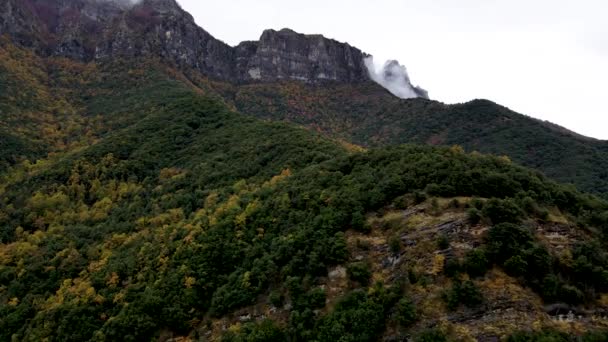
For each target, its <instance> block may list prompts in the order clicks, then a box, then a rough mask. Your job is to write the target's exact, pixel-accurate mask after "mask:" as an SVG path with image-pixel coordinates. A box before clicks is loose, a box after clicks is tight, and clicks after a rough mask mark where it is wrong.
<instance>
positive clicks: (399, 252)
mask: <svg viewBox="0 0 608 342" xmlns="http://www.w3.org/2000/svg"><path fill="white" fill-rule="evenodd" d="M0 6H5V7H3V8H2V7H0V8H2V12H0V13H1V15H0V17H1V18H2V21H1V22H0V27H2V28H3V30H4V31H3V32H5V33H7V32H8V34H7V35H6V36H4V37H2V38H1V39H0V145H1V148H0V340H2V341H5V340H6V341H10V340H16V341H117V340H119V341H147V340H158V341H331V340H342V341H378V340H383V341H399V340H415V341H447V340H455V341H458V340H480V341H496V340H499V339H508V340H510V341H542V340H551V341H580V340H582V341H603V340H606V338H607V336H608V334H607V333H606V331H605V327H606V324H607V321H606V319H605V316H606V312H607V310H608V301H607V298H608V276H607V275H608V253H607V252H606V251H607V248H606V247H607V246H608V245H607V244H608V236H607V232H608V202H607V201H605V200H603V199H600V198H598V197H595V196H593V195H589V194H585V193H582V192H580V191H579V190H577V189H576V188H574V187H572V186H569V185H562V184H559V183H556V182H555V181H554V180H552V179H551V178H549V177H547V176H545V175H544V174H543V173H541V172H539V171H536V170H532V169H528V168H524V167H522V166H519V165H517V163H515V162H513V161H512V160H511V159H509V158H507V157H504V156H502V157H497V156H490V155H482V154H480V153H467V152H466V151H465V150H464V149H463V148H462V147H460V146H451V147H438V146H428V145H429V144H426V145H399V146H392V143H391V142H390V141H388V139H389V138H390V139H397V138H396V137H398V136H399V135H405V134H406V133H407V134H409V135H413V136H415V134H416V133H417V132H419V133H420V139H421V140H420V141H419V142H428V141H426V140H424V139H425V137H426V136H427V135H428V134H429V132H431V131H433V130H435V129H436V127H437V126H435V125H438V127H443V126H442V125H447V123H446V122H447V121H442V120H445V119H443V116H444V115H447V114H446V113H448V114H449V113H452V115H460V116H466V118H467V120H471V121H483V120H485V121H486V122H488V123H493V124H491V125H488V126H489V128H488V130H487V131H485V132H486V134H490V135H495V136H497V137H499V138H500V139H505V137H503V136H500V135H499V133H500V132H501V131H502V130H500V129H497V127H502V126H500V124H499V123H502V122H504V123H505V125H506V126H505V127H506V128H504V130H505V131H508V129H509V128H510V127H513V126H509V125H511V124H509V122H515V123H517V124H518V125H520V126H517V127H522V129H523V128H525V127H532V128H528V129H529V131H528V132H530V133H531V134H533V135H538V134H541V133H542V132H549V133H546V134H549V135H548V136H549V137H553V136H554V135H551V134H557V133H560V134H563V135H564V138H563V140H559V143H560V144H561V143H564V144H565V142H571V141H579V142H580V144H581V146H587V145H585V144H591V143H594V144H595V143H597V144H598V145H597V146H598V147H597V148H598V150H599V151H601V148H602V147H601V142H595V141H592V140H589V139H586V138H582V137H580V136H576V135H574V134H572V133H570V132H567V131H564V130H563V129H560V128H558V127H554V126H551V125H548V124H545V123H540V122H538V121H534V120H532V119H529V118H525V117H523V116H520V115H519V114H516V113H512V112H510V111H508V110H507V109H506V108H503V107H499V106H497V105H495V104H493V103H490V102H488V101H480V100H478V101H474V102H472V103H470V104H463V105H458V106H448V105H444V104H441V103H438V102H435V101H430V100H426V99H410V100H400V99H397V98H395V97H393V96H392V95H390V94H389V93H388V92H387V91H386V90H385V89H383V88H382V87H380V86H379V85H377V84H376V83H373V82H371V81H370V80H360V81H357V80H356V79H349V78H350V77H355V76H353V75H356V72H355V70H356V68H355V69H348V70H349V71H348V72H345V73H342V72H341V71H340V70H346V69H340V67H339V66H338V65H336V66H331V68H335V75H339V76H338V77H339V78H342V77H344V79H341V80H333V81H328V80H324V79H317V78H315V77H316V76H314V75H317V74H315V73H312V74H306V75H309V76H306V77H309V79H308V80H305V79H302V78H301V77H303V76H302V75H304V74H301V73H299V72H300V71H298V70H305V69H307V68H312V69H311V70H314V69H315V68H317V65H318V64H315V63H316V62H315V63H312V62H311V60H306V59H302V56H303V54H304V53H308V52H304V51H310V50H308V49H312V47H311V46H312V45H314V44H317V43H318V42H319V41H323V38H320V37H318V36H303V35H299V34H296V33H293V32H291V31H287V30H284V31H279V32H274V31H267V32H266V33H264V35H269V37H270V38H268V37H266V38H264V37H263V39H261V41H260V42H259V43H244V44H241V45H240V48H241V49H242V48H243V47H244V46H247V45H250V46H251V49H250V50H249V54H248V56H250V57H247V59H246V60H244V61H241V62H239V63H241V64H238V65H241V66H243V67H242V70H250V69H251V68H257V67H259V68H260V70H261V71H260V75H265V74H266V75H270V76H268V77H269V78H268V79H260V80H256V81H253V80H236V79H231V78H230V77H227V76H224V75H226V74H223V73H222V71H219V70H228V71H229V72H228V74H230V73H232V72H233V71H232V70H236V69H233V66H232V65H237V64H230V66H229V67H227V68H226V69H222V68H221V67H220V66H221V65H224V64H221V63H228V62H229V63H232V62H231V59H226V60H222V59H221V58H219V59H217V61H214V62H213V63H211V62H209V63H207V62H205V63H203V62H200V61H202V60H204V59H205V58H208V59H209V60H213V59H214V58H215V57H213V56H214V54H213V53H211V54H209V55H207V54H206V52H205V51H212V50H204V49H203V48H201V50H196V49H198V48H199V47H200V46H199V45H196V46H199V47H197V48H193V49H192V50H190V49H188V48H186V47H184V46H183V45H180V48H179V50H176V51H185V52H187V51H198V52H196V53H200V55H196V56H199V57H196V58H197V61H199V62H200V63H199V64H197V65H188V64H187V63H186V64H180V63H178V62H177V60H175V59H174V57H175V56H179V55H180V52H176V53H175V54H173V53H171V51H170V50H166V49H165V47H164V46H165V45H164V44H165V43H164V42H161V41H160V40H159V39H161V37H162V34H160V33H162V32H166V31H163V30H164V29H165V28H167V27H169V26H170V25H171V24H170V23H169V22H170V21H171V20H173V19H172V18H189V16H188V15H187V14H186V13H185V12H183V11H182V10H181V9H180V8H179V7H178V6H177V5H176V3H175V2H174V1H168V0H165V1H160V0H156V1H143V2H141V3H139V4H138V5H134V6H133V5H129V6H127V4H126V3H122V2H116V1H92V0H87V1H77V0H72V1H67V0H63V1H61V0H53V1H51V0H44V1H42V0H41V1H34V0H31V1H13V0H9V1H7V2H3V3H2V5H0ZM147 9H152V13H153V15H152V17H154V18H158V21H155V20H153V19H150V18H148V19H149V20H145V21H141V22H140V24H141V25H142V26H141V27H138V26H137V25H139V24H137V22H132V20H133V17H132V15H134V13H137V11H142V10H147ZM99 11H107V12H99ZM144 12H145V11H144ZM24 13H26V14H24ZM95 13H97V15H99V13H107V14H108V15H104V17H103V19H99V20H93V19H94V18H96V14H95ZM53 18H54V19H53ZM92 18H93V19H92ZM90 20H93V24H91V23H90ZM53 22H55V23H56V24H55V25H51V24H50V23H53ZM6 23H9V24H6ZM121 23H122V24H121ZM97 25H99V26H97ZM124 25H127V26H126V27H125V26H124ZM178 27H181V26H180V25H178ZM85 28H86V29H85ZM98 28H99V30H101V31H95V30H97V29H98ZM89 29H92V30H93V31H87V30H89ZM198 30H200V31H198ZM67 32H71V33H67ZM83 32H84V33H83ZM87 32H103V33H104V34H98V35H97V34H96V35H91V36H87V35H86V34H85V33H87ZM117 32H121V33H120V34H118V33H117ZM176 32H186V31H185V30H184V31H176ZM196 32H199V33H197V34H201V37H202V35H203V33H201V32H204V31H202V29H197V31H196ZM115 33H116V34H117V36H116V37H123V38H124V39H125V40H124V42H132V43H129V44H126V45H124V44H122V43H120V44H119V43H115V42H114V41H113V40H111V39H109V38H108V39H109V40H106V38H104V37H113V36H112V35H113V34H115ZM83 34H84V36H82V35H83ZM106 34H107V35H106ZM191 34H195V33H191ZM68 35H71V37H85V36H86V37H89V38H90V40H86V39H84V38H83V40H78V39H80V38H78V39H76V40H73V41H76V42H77V43H74V44H71V45H70V44H68V45H65V46H67V47H69V48H67V47H66V48H58V46H62V44H63V43H59V42H61V41H63V42H65V41H66V39H65V37H67V36H68ZM186 36H187V35H186ZM273 36H280V37H281V38H276V39H275V38H272V37H273ZM165 37H166V35H165ZM117 39H118V38H117ZM180 39H182V38H180ZM266 39H268V42H263V41H264V40H266ZM184 41H187V40H182V42H184ZM193 42H194V43H196V44H198V43H200V41H196V40H193ZM208 42H210V43H209V44H210V45H209V44H207V45H205V46H212V45H213V46H217V47H220V46H225V45H223V44H222V43H220V42H217V41H214V42H213V43H211V40H209V41H208ZM106 43H110V44H111V45H112V48H111V50H112V51H115V52H113V53H112V54H110V55H106V54H104V55H103V57H99V58H97V57H95V53H93V54H91V55H87V54H86V53H85V54H82V55H81V54H79V53H73V52H70V53H64V52H66V51H80V50H78V49H76V50H71V49H72V47H74V46H79V45H80V46H82V47H83V51H85V52H86V51H93V52H94V51H96V50H97V48H98V47H100V46H107V44H106ZM89 44H90V45H89ZM131 44H134V45H131ZM214 44H219V45H214ZM258 44H259V45H258ZM324 44H325V43H324ZM327 44H330V43H327ZM331 44H333V43H331ZM336 44H338V43H336ZM273 45H276V46H277V48H276V49H277V50H276V51H275V52H273V51H271V50H269V49H270V46H273ZM128 46H132V48H128ZM264 46H265V47H264ZM328 46H329V45H325V47H328ZM182 48H183V49H182ZM346 48H347V47H346V45H343V46H342V47H341V48H340V49H346ZM221 49H223V48H221ZM236 49H239V48H238V47H237V48H229V47H228V50H226V51H235V50H236ZM291 49H294V50H297V53H296V52H293V53H292V54H291V56H290V57H289V58H291V60H301V61H302V62H301V63H295V64H294V65H296V66H297V68H296V67H294V68H291V67H290V66H289V64H290V63H291V62H286V61H285V60H283V59H282V58H278V57H277V65H276V68H272V67H271V66H270V64H272V63H270V64H268V63H267V62H268V61H269V60H270V61H272V60H273V59H272V58H271V56H273V54H277V56H278V55H280V54H283V53H286V54H289V52H290V51H291ZM332 49H333V48H329V49H328V50H326V51H334V50H332ZM336 49H338V48H336ZM254 50H255V51H254ZM213 51H216V50H213ZM222 51H223V50H222ZM341 51H344V50H341ZM203 54H205V55H204V56H205V57H204V58H203V57H201V56H203ZM332 54H333V52H332ZM186 55H187V54H186ZM215 56H219V55H215ZM256 56H257V57H256ZM335 56H340V54H339V53H338V54H336V55H335ZM340 60H342V57H340V58H337V59H333V62H331V61H330V62H328V63H329V64H323V65H326V66H327V67H328V68H329V65H331V63H342V62H339V61H340ZM235 61H236V60H235ZM217 63H220V64H217ZM283 63H287V64H283ZM212 64H213V65H216V66H217V67H215V68H212V67H210V65H212ZM226 65H228V64H226ZM344 65H348V63H346V64H344ZM203 67H204V68H206V69H201V68H203ZM302 68H303V69H302ZM237 69H238V68H237ZM247 73H248V71H247ZM253 74H254V75H257V72H254V73H253ZM311 75H312V76H311ZM279 76H282V77H284V78H292V77H293V79H291V80H286V79H280V77H279ZM235 77H236V76H235ZM298 77H299V78H298ZM355 78H356V77H355ZM277 80H278V81H277ZM341 107H343V108H341ZM402 107H403V108H406V109H399V108H402ZM425 108H426V110H425ZM496 108H498V109H500V112H494V111H493V110H494V109H496ZM457 109H458V110H461V112H458V111H457ZM399 110H402V111H399ZM450 111H451V112H450ZM366 113H369V114H370V115H369V116H366V115H365V114H366ZM393 113H397V114H399V113H401V114H402V116H403V117H402V118H401V119H399V116H397V115H396V114H393ZM408 113H409V114H408ZM414 113H420V114H418V115H419V116H418V117H413V118H412V119H411V121H409V122H410V123H411V124H412V125H414V124H415V123H416V122H418V121H420V120H423V118H424V117H427V116H429V117H433V115H435V116H436V119H434V120H429V121H426V124H425V125H426V126H428V127H430V128H428V129H426V130H423V129H422V128H417V127H426V126H417V127H416V126H413V127H411V131H407V130H406V128H408V126H407V125H406V124H405V123H406V122H407V121H404V120H405V119H407V115H405V114H408V115H412V116H414ZM497 113H499V114H500V115H499V114H497ZM391 115H395V116H391ZM496 116H498V118H499V119H495V117H496ZM414 119H415V120H414ZM389 120H395V121H394V122H395V124H394V125H392V126H390V125H388V122H389ZM400 120H401V121H400ZM492 120H498V121H497V122H498V123H494V121H492ZM277 121H289V122H277ZM464 121H466V120H464ZM294 122H295V123H294ZM374 122H376V124H374ZM358 125H360V126H358ZM452 125H453V126H449V127H455V128H454V130H453V132H457V133H458V134H462V135H464V134H465V132H468V130H469V129H470V128H469V127H468V126H465V125H456V124H455V123H453V124H452ZM302 126H309V127H310V128H313V129H309V128H306V127H302ZM359 127H361V128H359ZM449 127H448V128H449ZM473 127H480V126H473ZM389 128H390V129H389ZM391 129H394V131H391ZM408 129H409V128H408ZM545 129H547V131H545ZM314 130H318V131H320V133H319V132H314ZM378 132H380V133H378ZM387 132H390V134H388V133H387ZM513 132H515V133H513V134H516V133H517V130H513ZM539 132H540V133H539ZM471 134H472V133H471ZM475 134H478V133H475ZM517 134H519V133H517ZM477 136H478V137H483V136H484V135H483V134H478V135H477ZM510 137H511V139H512V140H516V138H517V135H515V136H510ZM448 138H449V139H452V138H454V139H456V138H458V135H454V136H450V135H448V134H447V133H446V134H445V135H443V136H439V137H438V138H436V139H435V140H434V141H431V143H443V144H449V145H451V144H452V142H451V140H448ZM357 139H361V140H359V141H364V140H365V141H366V142H367V143H366V145H367V146H369V147H362V146H359V145H356V144H353V143H352V142H351V141H356V140H357ZM383 139H387V140H383ZM442 139H443V140H442ZM478 139H481V138H478ZM500 139H498V138H497V141H498V140H500ZM423 140H424V141H423ZM385 145H391V146H385ZM497 146H499V144H498V143H497ZM589 146H591V145H589ZM593 146H595V145H593ZM575 147H576V148H580V147H579V145H575ZM575 151H577V150H575Z"/></svg>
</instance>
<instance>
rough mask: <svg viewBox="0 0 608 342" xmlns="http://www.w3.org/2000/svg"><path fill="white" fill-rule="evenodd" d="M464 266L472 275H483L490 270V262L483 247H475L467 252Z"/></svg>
mask: <svg viewBox="0 0 608 342" xmlns="http://www.w3.org/2000/svg"><path fill="white" fill-rule="evenodd" d="M462 266H463V268H464V270H465V272H467V273H468V274H469V275H470V276H471V277H481V276H483V275H484V274H486V272H487V271H488V268H489V267H490V263H489V262H488V258H487V257H486V253H485V251H484V250H483V249H474V250H472V251H469V252H468V253H467V255H466V256H465V259H464V263H463V265H462Z"/></svg>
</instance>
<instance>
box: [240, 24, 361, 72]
mask: <svg viewBox="0 0 608 342" xmlns="http://www.w3.org/2000/svg"><path fill="white" fill-rule="evenodd" d="M236 53H237V71H238V77H239V79H242V80H246V81H257V80H262V81H277V80H282V79H295V80H301V81H304V82H317V81H325V80H331V81H341V82H361V81H365V80H368V79H369V78H368V76H367V69H366V68H365V64H364V63H363V59H364V58H365V57H366V55H365V54H364V53H363V52H361V50H359V49H357V48H354V47H352V46H350V45H348V44H346V43H340V42H337V41H335V40H332V39H327V38H325V37H323V36H321V35H304V34H300V33H296V32H294V31H292V30H289V29H283V30H280V31H275V30H266V31H264V33H263V34H262V37H261V38H260V40H259V41H258V42H245V43H241V44H240V45H239V46H237V47H236Z"/></svg>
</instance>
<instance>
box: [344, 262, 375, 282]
mask: <svg viewBox="0 0 608 342" xmlns="http://www.w3.org/2000/svg"><path fill="white" fill-rule="evenodd" d="M346 270H347V273H348V277H349V278H350V280H352V281H356V282H358V283H359V284H361V285H363V286H366V285H368V284H369V280H370V278H371V276H372V272H371V270H370V266H369V264H368V263H367V262H353V263H351V264H349V265H348V267H347V269H346Z"/></svg>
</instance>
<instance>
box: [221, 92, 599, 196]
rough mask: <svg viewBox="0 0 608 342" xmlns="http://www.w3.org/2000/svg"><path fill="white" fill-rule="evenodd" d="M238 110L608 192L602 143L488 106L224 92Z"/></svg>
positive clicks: (363, 95)
mask: <svg viewBox="0 0 608 342" xmlns="http://www.w3.org/2000/svg"><path fill="white" fill-rule="evenodd" d="M225 97H226V98H228V99H229V100H230V101H231V103H234V105H235V106H236V107H237V108H238V109H239V110H240V111H242V112H244V113H248V114H251V115H255V116H257V117H260V118H264V119H271V120H281V121H289V122H294V123H297V124H300V125H304V126H307V127H310V128H312V129H314V130H318V131H320V132H324V133H326V134H328V135H330V136H334V137H340V138H341V139H345V140H347V141H351V142H353V143H356V144H359V145H362V146H368V147H371V146H376V147H377V146H386V145H395V144H402V143H417V144H431V145H460V146H462V147H464V148H465V150H467V151H479V152H483V153H491V154H495V155H506V156H508V157H509V158H511V159H512V160H513V161H515V162H517V163H520V164H522V165H526V166H528V167H531V168H535V169H537V170H540V171H542V172H543V173H545V174H546V175H547V176H549V177H551V178H553V179H556V180H558V181H560V182H564V183H572V184H574V185H576V186H577V187H578V188H579V189H581V190H583V191H586V192H591V193H595V194H598V195H600V196H604V197H606V194H608V172H607V171H606V170H608V154H607V153H608V142H606V141H600V140H596V139H592V138H587V137H584V136H581V135H579V134H576V133H574V132H572V131H569V130H567V129H564V128H562V127H559V126H557V125H554V124H551V123H548V122H542V121H539V120H537V119H534V118H531V117H528V116H525V115H521V114H518V113H516V112H514V111H512V110H509V109H508V108H506V107H503V106H501V105H498V104H496V103H493V102H491V101H487V100H473V101H470V102H468V103H462V104H455V105H446V104H443V103H440V102H437V101H430V100H426V99H422V98H415V99H406V100H402V99H399V98H396V97H394V96H392V95H391V94H389V93H388V92H386V91H385V90H384V89H382V88H380V87H378V86H377V85H375V84H333V85H325V86H322V87H319V86H314V85H306V84H302V83H296V82H289V83H281V84H250V85H244V86H240V87H234V88H232V89H231V92H230V93H229V94H226V93H225Z"/></svg>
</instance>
